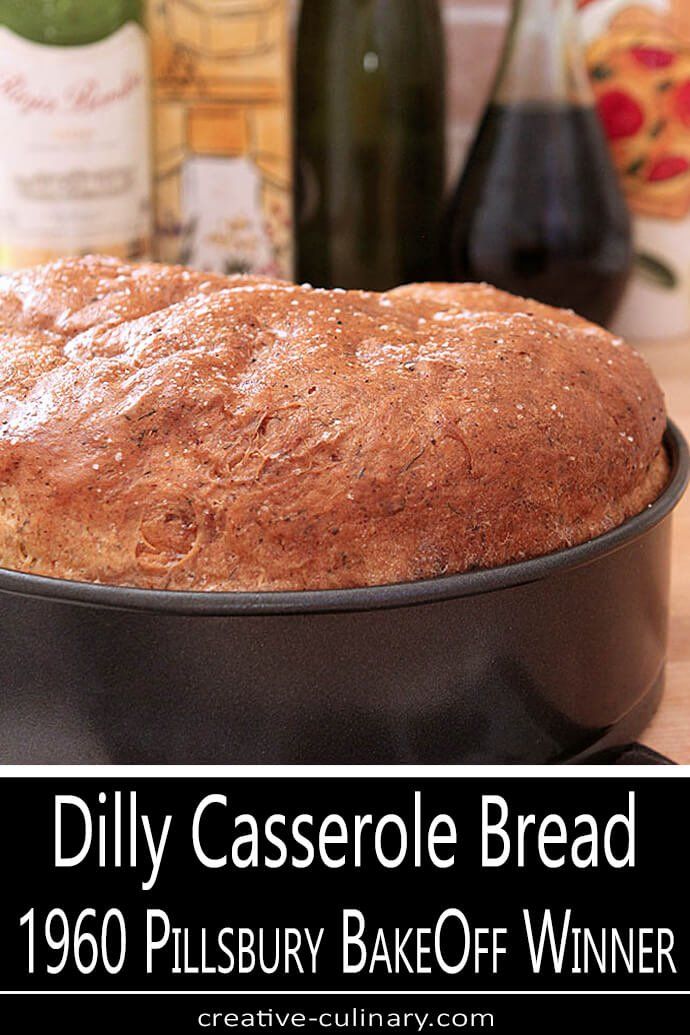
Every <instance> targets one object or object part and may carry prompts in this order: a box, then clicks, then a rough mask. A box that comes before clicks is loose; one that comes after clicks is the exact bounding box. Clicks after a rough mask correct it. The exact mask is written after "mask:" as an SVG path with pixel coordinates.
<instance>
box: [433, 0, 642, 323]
mask: <svg viewBox="0 0 690 1035" xmlns="http://www.w3.org/2000/svg"><path fill="white" fill-rule="evenodd" d="M576 32H577V26H576V16H575V5H574V3H573V0H514V4H513V14H512V21H511V25H510V28H509V32H508V38H507V42H506V46H505V51H504V54H503V57H502V61H501V64H500V67H499V71H498V75H497V79H496V84H495V87H494V91H493V95H492V98H491V101H490V103H489V106H488V108H487V110H486V113H485V115H484V118H483V120H482V122H481V125H480V128H479V131H478V133H477V137H476V139H475V142H474V145H473V147H472V149H471V151H470V155H469V159H468V161H467V165H466V167H465V170H464V172H463V174H462V176H461V178H460V183H459V185H458V188H457V190H456V192H455V195H454V198H453V201H452V203H451V209H450V213H449V220H448V224H447V228H446V239H445V247H444V254H445V262H446V275H447V276H448V277H449V278H450V279H452V280H472V281H479V280H484V281H488V282H489V283H491V284H494V285H495V286H497V287H500V288H504V289H505V290H507V291H513V292H515V293H516V294H521V295H527V296H530V297H533V298H536V299H538V300H539V301H542V302H547V303H550V304H552V305H558V306H564V307H566V308H571V309H574V310H575V311H576V312H578V313H580V314H581V315H582V316H586V317H588V318H589V319H591V320H594V321H596V322H597V323H601V324H606V323H607V322H608V321H609V320H610V318H611V317H612V315H613V313H614V311H615V309H616V307H617V305H618V303H619V301H620V299H621V296H622V294H623V290H624V288H625V285H626V282H627V279H628V275H629V272H630V267H631V262H632V244H631V229H630V217H629V213H628V209H627V205H626V202H625V199H624V197H623V194H622V192H621V189H620V187H619V184H618V180H617V177H616V173H615V170H614V168H613V164H612V161H611V158H610V156H609V151H608V147H607V144H606V139H605V136H604V132H603V129H602V127H601V124H600V122H599V118H598V115H597V113H596V110H595V107H594V102H593V97H592V94H591V91H590V87H589V83H588V80H587V75H586V71H585V64H584V58H583V54H582V51H581V48H580V45H579V41H578V39H577V36H576Z"/></svg>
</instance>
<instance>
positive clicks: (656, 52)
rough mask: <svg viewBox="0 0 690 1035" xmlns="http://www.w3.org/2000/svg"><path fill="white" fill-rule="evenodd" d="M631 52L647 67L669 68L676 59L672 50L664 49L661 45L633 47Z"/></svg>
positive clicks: (639, 62)
mask: <svg viewBox="0 0 690 1035" xmlns="http://www.w3.org/2000/svg"><path fill="white" fill-rule="evenodd" d="M630 53H631V54H632V56H633V57H634V58H635V60H636V61H637V62H638V64H640V65H644V67H645V68H668V67H669V65H672V64H673V62H674V61H675V60H676V55H675V54H674V53H673V51H672V50H663V49H662V48H661V47H643V46H639V47H631V48H630Z"/></svg>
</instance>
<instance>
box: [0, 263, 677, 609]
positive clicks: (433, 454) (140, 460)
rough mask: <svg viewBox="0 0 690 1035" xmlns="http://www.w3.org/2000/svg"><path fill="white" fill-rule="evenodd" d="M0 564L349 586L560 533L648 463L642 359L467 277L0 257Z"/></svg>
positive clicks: (511, 555) (512, 557)
mask: <svg viewBox="0 0 690 1035" xmlns="http://www.w3.org/2000/svg"><path fill="white" fill-rule="evenodd" d="M0 321H1V324H0V328H1V329H0V335H1V338H2V341H1V347H0V393H1V394H0V565H1V566H3V567H6V568H12V569H20V570H22V571H27V572H35V573H39V574H42V575H51V576H58V577H61V578H66V579H77V580H83V581H88V582H101V583H114V584H121V585H131V586H147V587H155V588H168V589H178V590H278V589H292V590H297V589H305V588H332V587H345V586H365V585H375V584H381V583H390V582H397V581H405V580H412V579H422V578H429V577H431V576H437V575H443V574H445V573H448V572H461V571H467V570H469V569H475V568H486V567H492V566H495V565H500V564H505V563H507V562H512V561H518V560H521V559H523V558H527V557H535V556H537V555H540V554H544V553H548V552H551V551H553V550H557V549H559V548H561V547H567V546H571V545H573V544H575V543H580V542H582V541H583V540H587V539H590V538H592V537H594V536H597V535H599V534H600V533H602V532H605V531H606V530H607V529H610V528H613V527H614V526H616V525H619V524H620V523H621V522H623V521H624V520H625V519H626V518H628V517H630V516H631V515H633V514H636V513H638V512H639V511H641V510H643V509H644V508H645V507H646V506H648V505H649V504H651V503H652V502H653V501H654V500H655V499H656V497H657V496H658V495H659V493H660V491H661V490H662V489H663V487H664V485H665V483H666V481H667V477H668V461H667V458H666V455H665V451H664V449H663V446H662V435H663V432H664V425H665V415H664V403H663V398H662V394H661V391H660V390H659V388H658V386H657V384H656V382H655V380H654V378H653V376H652V374H651V373H650V371H649V369H648V368H647V366H646V364H645V363H644V361H643V360H642V359H641V358H640V357H639V356H638V355H637V354H636V353H635V352H633V351H632V350H631V349H630V348H628V347H627V346H626V345H625V344H624V343H623V342H622V341H621V340H620V339H618V338H615V337H612V336H611V335H610V334H608V333H607V332H606V331H604V330H602V329H601V328H599V327H596V326H594V325H592V324H590V323H588V322H587V321H585V320H583V319H580V318H579V317H577V316H575V315H573V314H572V313H570V312H564V311H561V310H557V309H552V308H550V307H548V306H545V305H540V304H539V303H537V302H532V301H526V300H525V299H521V298H515V297H513V296H511V295H508V294H505V293H503V292H500V291H497V290H495V289H493V288H490V287H487V286H485V285H470V284H460V285H446V284H421V285H415V284H413V285H408V286H406V287H401V288H398V289H396V290H394V291H389V292H387V293H386V294H374V293H370V292H358V291H348V292H344V291H323V290H314V289H312V288H309V287H306V286H305V287H297V286H294V285H291V284H286V283H282V282H279V281H272V280H269V279H261V278H227V277H222V276H215V275H210V274H205V273H199V272H192V271H190V270H186V269H182V268H179V267H164V266H156V265H143V266H130V265H126V264H122V263H121V262H119V261H117V260H114V259H106V258H97V257H88V258H84V259H75V260H66V261H60V262H56V263H52V264H51V265H48V266H44V267H40V268H38V269H33V270H28V271H23V272H20V273H18V274H16V275H13V276H10V277H6V278H3V279H2V281H1V282H0Z"/></svg>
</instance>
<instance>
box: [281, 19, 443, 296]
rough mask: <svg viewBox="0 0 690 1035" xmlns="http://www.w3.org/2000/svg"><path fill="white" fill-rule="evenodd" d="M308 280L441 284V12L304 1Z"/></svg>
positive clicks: (301, 40)
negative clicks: (437, 279)
mask: <svg viewBox="0 0 690 1035" xmlns="http://www.w3.org/2000/svg"><path fill="white" fill-rule="evenodd" d="M294 99H295V205H294V207H295V237H296V255H295V266H296V277H297V279H298V280H300V281H308V282H310V283H311V284H314V285H315V286H318V287H344V288H369V289H372V290H383V289H386V288H390V287H393V286H395V285H396V284H400V283H404V282H405V281H410V280H420V279H422V280H427V279H432V278H433V277H434V276H435V275H437V273H438V257H439V230H440V221H441V217H442V206H443V192H444V48H443V32H442V27H441V18H440V13H439V5H438V3H437V0H303V3H302V8H301V13H300V19H299V26H298V34H297V59H296V75H295V98H294Z"/></svg>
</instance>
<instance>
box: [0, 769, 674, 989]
mask: <svg viewBox="0 0 690 1035" xmlns="http://www.w3.org/2000/svg"><path fill="white" fill-rule="evenodd" d="M688 786H689V785H688V783H687V782H686V780H685V779H683V778H673V779H670V778H669V779H659V778H656V779H655V778H640V777H638V776H637V775H636V776H634V777H633V776H630V777H628V776H627V775H625V776H623V774H622V773H621V774H620V775H619V776H617V777H616V778H610V779H602V778H590V777H585V778H580V777H578V778H575V777H573V778H564V777H560V778H554V777H549V776H545V777H542V778H539V779H532V778H515V779H500V778H494V777H491V778H482V777H481V776H477V777H474V776H473V777H471V778H461V779H460V778H459V779H446V778H433V779H432V778H422V779H416V780H413V779H407V778H405V779H401V778H395V779H389V778H382V779H369V778H347V779H341V778H305V779H302V778H300V779H297V778H296V779H290V778H283V777H280V778H277V777H276V778H273V777H267V778H257V779H246V778H237V779H227V778H223V779H207V778H202V779H180V778H174V779H158V778H153V779H120V778H117V777H112V776H104V777H102V778H100V777H99V778H88V779H73V778H64V779H62V778H55V777H53V778H49V779H42V778H41V779H15V778H5V779H3V780H2V782H1V783H0V795H1V796H2V799H1V800H2V810H3V828H2V829H3V842H2V870H3V878H4V879H3V886H4V894H3V896H2V900H1V904H0V939H1V945H0V951H1V952H2V957H3V961H4V962H3V968H2V979H1V980H2V987H3V988H4V989H6V990H13V991H21V990H46V991H58V990H69V991H79V990H99V991H116V990H126V991H132V990H147V991H153V990H180V991H181V990H185V991H193V992H213V991H215V992H221V991H222V992H227V991H231V990H234V991H239V992H249V991H264V992H271V993H274V992H277V991H281V990H286V991H291V992H293V993H295V995H296V996H299V994H300V993H307V992H310V991H312V992H323V991H326V990H328V991H331V990H341V991H346V992H352V993H354V992H366V991H372V992H374V991H376V992H388V991H402V990H408V991H414V992H415V993H423V992H429V991H437V992H465V991H466V992H475V991H482V992H484V991H495V990H515V991H524V990H527V991H537V990H560V991H595V990H623V991H647V992H655V991H661V990H675V991H680V990H687V989H688V987H689V986H688V967H689V964H690V960H689V956H688V933H689V930H690V928H689V924H688V920H689V909H690V907H689V906H688V895H687V871H688V865H687V849H686V844H687V836H686V815H687V806H688ZM181 1001H182V1000H181ZM285 1005H286V1006H287V1001H286V1004H285ZM397 1005H398V1007H399V1008H401V1009H402V1005H403V1004H402V1002H400V1003H398V1004H397Z"/></svg>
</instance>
